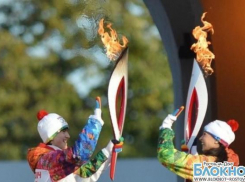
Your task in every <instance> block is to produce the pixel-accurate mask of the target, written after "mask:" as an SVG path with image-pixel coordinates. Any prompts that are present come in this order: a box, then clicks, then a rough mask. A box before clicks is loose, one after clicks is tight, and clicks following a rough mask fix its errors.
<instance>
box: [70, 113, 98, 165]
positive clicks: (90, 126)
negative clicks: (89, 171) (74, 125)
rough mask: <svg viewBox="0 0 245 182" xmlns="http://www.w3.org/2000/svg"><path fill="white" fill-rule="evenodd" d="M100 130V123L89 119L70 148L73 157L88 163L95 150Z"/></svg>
mask: <svg viewBox="0 0 245 182" xmlns="http://www.w3.org/2000/svg"><path fill="white" fill-rule="evenodd" d="M101 129H102V125H101V123H100V122H99V121H98V120H97V119H95V118H93V117H89V119H88V122H87V124H86V125H85V127H84V128H83V129H82V131H81V133H80V134H79V138H78V139H77V140H76V142H75V145H74V146H73V147H72V150H73V157H76V158H78V159H80V160H82V161H88V160H89V159H90V157H91V156H92V154H93V152H94V150H95V147H96V144H97V141H98V139H99V135H100V132H101Z"/></svg>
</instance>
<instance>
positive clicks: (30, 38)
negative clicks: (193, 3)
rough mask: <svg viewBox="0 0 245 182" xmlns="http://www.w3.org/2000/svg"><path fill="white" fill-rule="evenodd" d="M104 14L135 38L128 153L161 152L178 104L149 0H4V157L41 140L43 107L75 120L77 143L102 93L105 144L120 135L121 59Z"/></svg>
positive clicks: (0, 29) (0, 26)
mask: <svg viewBox="0 0 245 182" xmlns="http://www.w3.org/2000/svg"><path fill="white" fill-rule="evenodd" d="M101 18H104V19H105V21H107V22H110V23H112V24H113V28H114V29H116V31H117V32H118V33H119V35H125V36H126V37H127V38H128V40H129V44H128V47H129V89H128V105H127V113H126V121H125V126H124V133H123V136H124V138H125V145H124V149H123V152H122V153H121V154H120V156H122V157H154V156H155V155H156V146H157V137H158V128H159V125H160V123H161V121H162V119H163V118H164V117H165V116H166V114H167V113H168V112H170V111H172V102H173V93H172V78H171V74H170V70H169V65H168V62H167V58H166V54H165V52H164V48H163V46H162V43H161V40H160V38H159V35H158V32H157V31H156V28H155V26H154V24H153V22H152V19H151V17H150V15H149V12H148V11H147V9H146V7H145V5H144V4H143V2H142V1H140V0H122V1H109V0H96V1H94V0H88V1H83V0H64V1H60V0H26V1H17V0H12V1H6V3H2V4H0V40H1V41H0V84H1V85H0V116H1V117H0V142H1V150H0V159H2V160H6V159H11V160H17V159H25V158H26V152H27V149H28V148H29V147H34V146H36V145H37V144H38V143H39V142H41V139H40V137H39V135H38V132H37V129H36V127H37V122H38V121H37V118H36V113H37V111H38V110H40V109H45V110H47V111H48V112H55V113H58V114H60V115H62V116H63V117H64V118H65V119H66V120H67V121H68V123H69V125H70V135H71V136H72V137H71V139H70V145H72V143H73V142H74V140H75V139H76V137H77V135H78V133H79V131H80V130H81V128H82V127H83V126H84V124H85V122H86V120H87V117H88V116H89V115H90V114H91V113H92V112H93V108H94V105H95V97H96V96H101V98H102V104H103V106H102V112H103V119H104V121H105V125H104V127H103V130H102V133H101V137H100V139H99V142H98V147H97V150H99V149H101V148H102V147H104V146H105V145H106V144H107V142H108V141H109V140H110V139H111V138H112V129H111V124H110V116H109V110H108V104H107V87H108V82H109V77H110V74H111V71H112V69H113V66H114V63H113V62H109V61H108V60H107V59H106V56H105V53H104V49H103V45H102V43H101V41H100V37H99V35H98V34H97V29H98V22H99V20H100V19H101ZM74 80H75V81H74ZM81 90H85V91H86V92H83V93H81Z"/></svg>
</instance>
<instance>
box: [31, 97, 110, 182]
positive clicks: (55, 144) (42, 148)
mask: <svg viewBox="0 0 245 182" xmlns="http://www.w3.org/2000/svg"><path fill="white" fill-rule="evenodd" d="M37 118H38V120H39V122H38V126H37V129H38V132H39V134H40V137H41V139H42V141H43V143H40V144H39V145H38V146H37V147H35V148H31V149H29V150H28V155H27V159H28V163H29V165H30V167H31V169H32V171H33V172H34V173H35V182H56V181H58V182H95V181H97V180H98V179H99V177H100V175H101V173H102V172H103V171H104V170H105V169H106V167H108V165H109V163H110V156H111V152H112V149H113V143H112V142H111V141H109V143H108V145H107V146H106V147H105V148H104V149H102V150H101V151H99V152H98V153H97V154H96V156H95V158H94V159H91V158H90V157H91V155H92V154H93V152H94V149H95V147H96V144H97V141H98V138H99V135H100V131H101V129H102V126H103V125H104V121H103V120H102V118H101V108H100V99H99V98H97V99H96V108H95V110H94V114H93V115H91V116H90V117H89V118H88V122H87V124H86V125H85V127H84V128H83V129H82V130H81V133H80V134H79V136H78V139H77V140H76V142H75V143H74V145H73V146H71V147H68V146H67V141H68V139H69V138H70V135H69V126H68V123H67V122H66V121H65V119H64V118H63V117H62V116H60V115H58V114H56V113H47V112H46V111H44V110H41V111H39V112H38V114H37Z"/></svg>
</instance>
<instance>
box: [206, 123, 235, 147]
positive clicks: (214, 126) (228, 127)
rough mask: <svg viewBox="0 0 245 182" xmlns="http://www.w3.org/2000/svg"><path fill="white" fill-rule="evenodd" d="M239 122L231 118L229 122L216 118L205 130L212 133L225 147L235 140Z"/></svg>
mask: <svg viewBox="0 0 245 182" xmlns="http://www.w3.org/2000/svg"><path fill="white" fill-rule="evenodd" d="M238 127H239V124H238V122H237V121H235V120H229V121H228V122H224V121H220V120H215V121H213V122H210V123H209V124H207V125H206V126H205V127H204V131H205V132H207V133H209V134H211V135H212V136H213V137H214V139H216V140H217V141H219V142H220V143H221V144H223V145H224V146H225V147H228V146H229V145H230V144H231V143H232V142H233V141H234V140H235V134H234V131H236V130H237V129H238Z"/></svg>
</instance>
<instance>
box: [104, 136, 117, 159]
mask: <svg viewBox="0 0 245 182" xmlns="http://www.w3.org/2000/svg"><path fill="white" fill-rule="evenodd" d="M113 147H114V144H113V143H112V141H111V140H110V141H109V143H108V144H107V146H106V147H105V148H103V149H102V152H103V153H104V154H105V156H106V157H107V158H110V157H111V153H112V149H113Z"/></svg>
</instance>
